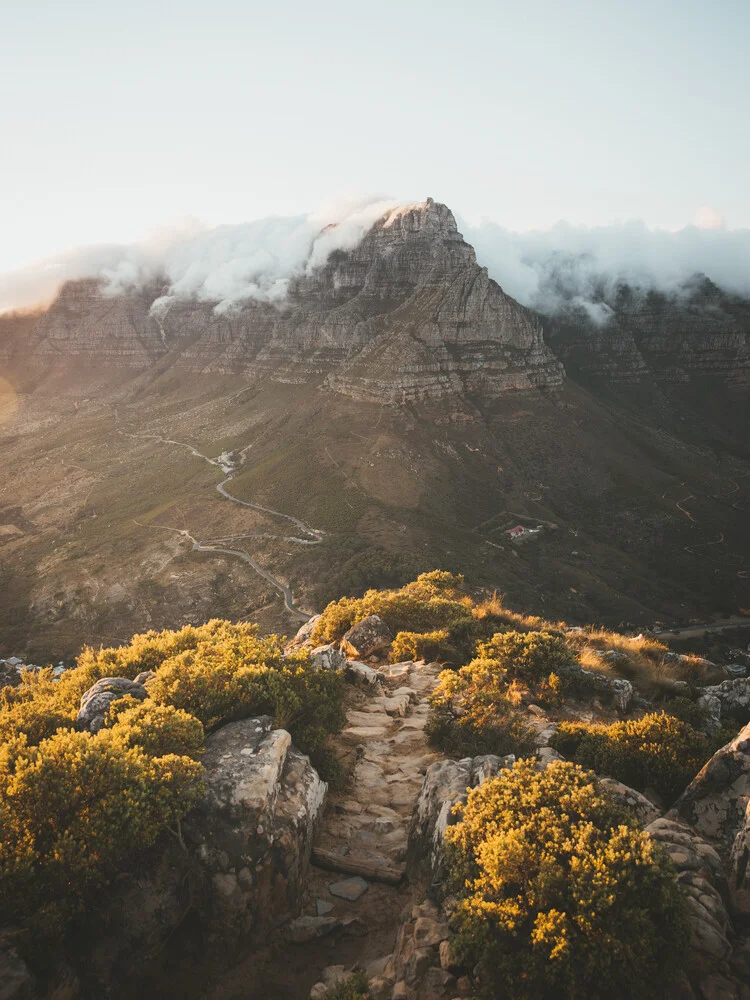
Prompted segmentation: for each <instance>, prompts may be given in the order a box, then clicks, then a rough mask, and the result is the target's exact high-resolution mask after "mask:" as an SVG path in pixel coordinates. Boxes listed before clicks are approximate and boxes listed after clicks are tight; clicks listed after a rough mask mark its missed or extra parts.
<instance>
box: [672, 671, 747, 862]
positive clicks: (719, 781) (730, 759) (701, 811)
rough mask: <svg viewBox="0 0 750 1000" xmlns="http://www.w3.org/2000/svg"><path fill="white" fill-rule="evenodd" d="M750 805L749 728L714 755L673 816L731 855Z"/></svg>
mask: <svg viewBox="0 0 750 1000" xmlns="http://www.w3.org/2000/svg"><path fill="white" fill-rule="evenodd" d="M729 683H736V682H731V681H730V682H729ZM748 801H750V725H747V726H745V728H744V729H743V730H742V731H741V732H740V733H739V734H738V735H737V736H736V737H735V738H734V739H733V740H732V741H731V742H730V743H727V745H726V746H724V747H722V748H721V749H720V750H718V751H717V752H716V753H715V754H714V755H713V757H712V758H711V760H709V762H708V763H707V764H706V765H705V766H704V767H703V768H702V770H701V771H699V772H698V774H697V775H696V776H695V778H693V780H692V781H691V782H690V784H689V785H688V787H687V788H686V789H685V791H684V792H683V793H682V795H681V796H680V797H679V799H678V800H677V802H675V804H674V806H673V809H672V813H673V814H674V815H675V818H681V819H682V820H684V821H685V822H686V823H688V824H689V825H690V826H692V827H693V828H694V829H695V830H696V831H697V833H699V834H700V835H701V836H702V837H703V838H704V839H705V840H707V841H708V842H709V843H710V844H713V845H714V846H716V847H717V848H718V849H719V851H720V852H722V853H724V854H725V855H728V854H729V853H730V852H731V850H732V847H733V845H734V841H735V839H736V837H737V836H738V834H740V833H741V832H742V831H743V830H744V828H745V813H746V811H747V804H748ZM672 813H670V816H671V815H672Z"/></svg>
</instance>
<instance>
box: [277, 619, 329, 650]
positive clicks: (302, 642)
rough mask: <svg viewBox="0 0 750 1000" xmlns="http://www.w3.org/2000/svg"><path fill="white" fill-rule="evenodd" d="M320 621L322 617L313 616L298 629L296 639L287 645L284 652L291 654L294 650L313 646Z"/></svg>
mask: <svg viewBox="0 0 750 1000" xmlns="http://www.w3.org/2000/svg"><path fill="white" fill-rule="evenodd" d="M319 619H320V615H313V616H312V617H311V618H308V619H307V621H306V622H305V624H304V625H303V626H302V627H301V628H300V629H298V631H297V634H296V635H295V636H294V638H293V639H290V640H289V642H288V643H287V644H286V646H285V647H284V652H285V653H290V652H291V651H292V650H294V649H300V648H302V647H304V646H312V634H313V631H314V629H315V626H316V625H317V624H318V620H319Z"/></svg>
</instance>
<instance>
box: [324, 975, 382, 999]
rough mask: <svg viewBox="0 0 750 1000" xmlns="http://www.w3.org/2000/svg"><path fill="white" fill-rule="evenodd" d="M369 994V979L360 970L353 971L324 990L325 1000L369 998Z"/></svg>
mask: <svg viewBox="0 0 750 1000" xmlns="http://www.w3.org/2000/svg"><path fill="white" fill-rule="evenodd" d="M371 996H372V994H371V993H370V981H369V980H368V978H367V974H366V973H365V972H361V971H357V972H353V973H352V974H351V975H350V976H347V977H346V979H342V980H341V982H340V983H337V984H336V985H335V986H331V987H329V988H328V989H327V990H326V992H325V1000H370V997H371Z"/></svg>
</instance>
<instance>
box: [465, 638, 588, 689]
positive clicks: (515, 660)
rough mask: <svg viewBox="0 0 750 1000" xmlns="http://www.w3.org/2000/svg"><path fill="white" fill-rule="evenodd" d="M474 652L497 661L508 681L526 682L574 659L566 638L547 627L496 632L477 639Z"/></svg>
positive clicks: (534, 682)
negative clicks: (525, 630)
mask: <svg viewBox="0 0 750 1000" xmlns="http://www.w3.org/2000/svg"><path fill="white" fill-rule="evenodd" d="M477 655H478V656H480V657H483V658H484V659H487V660H495V661H497V662H499V663H500V664H501V665H502V667H503V669H504V670H505V675H506V678H507V681H508V682H510V681H513V680H518V681H521V682H522V683H524V684H528V685H533V684H537V683H539V682H540V681H544V680H545V679H546V678H548V677H549V675H550V674H551V673H557V672H558V671H559V670H561V669H564V668H565V667H571V666H574V665H575V663H576V658H575V656H574V655H573V653H572V652H571V651H570V649H569V647H568V645H567V643H566V642H565V639H564V638H563V637H562V636H561V635H558V634H557V633H555V632H550V631H541V632H516V631H513V632H504V633H499V634H497V635H494V636H493V637H492V639H490V640H489V642H483V643H480V644H479V646H478V647H477Z"/></svg>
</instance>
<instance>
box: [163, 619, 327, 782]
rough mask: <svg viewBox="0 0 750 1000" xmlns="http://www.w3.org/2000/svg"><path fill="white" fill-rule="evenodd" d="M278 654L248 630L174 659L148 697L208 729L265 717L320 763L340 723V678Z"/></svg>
mask: <svg viewBox="0 0 750 1000" xmlns="http://www.w3.org/2000/svg"><path fill="white" fill-rule="evenodd" d="M238 628H239V627H238ZM282 654H283V649H282V646H281V643H280V642H279V640H278V638H277V637H276V636H270V637H268V638H265V639H258V637H257V629H256V628H255V627H251V628H250V629H249V630H246V631H243V633H242V634H240V635H237V636H236V637H234V639H233V641H232V642H225V641H223V642H221V643H214V642H213V641H210V642H206V643H201V644H200V645H199V646H198V647H197V648H196V649H191V650H185V651H183V652H181V653H178V654H177V655H176V656H173V657H171V658H170V659H169V660H167V661H166V662H165V663H163V664H162V666H161V667H160V668H159V670H157V672H156V677H154V678H153V679H152V680H151V681H150V682H149V694H150V696H151V699H152V700H153V701H155V702H156V703H157V704H164V705H173V706H175V707H176V708H181V709H183V710H184V711H186V712H189V713H190V714H191V715H194V716H196V718H198V719H200V721H201V722H202V723H203V725H204V726H205V727H206V729H212V728H215V727H216V726H217V725H219V724H220V723H222V722H226V721H229V720H231V719H241V718H245V717H247V716H251V715H270V716H271V717H272V718H273V720H274V725H276V726H279V727H280V728H283V729H288V730H289V732H290V733H291V735H292V738H293V739H294V742H295V745H296V746H297V747H298V748H299V749H300V750H301V751H302V752H303V753H307V754H309V755H310V756H311V758H312V760H313V763H317V757H316V755H317V754H318V752H319V751H323V750H324V749H325V747H326V746H327V743H328V737H329V735H330V734H331V733H335V732H338V731H340V729H341V728H342V726H343V724H344V721H345V714H344V709H343V703H342V699H343V692H344V687H345V682H344V678H343V676H342V675H341V674H338V673H336V672H335V671H326V670H318V669H317V668H316V667H315V666H314V665H313V664H312V663H311V661H310V658H309V656H308V654H307V653H306V652H304V651H300V652H297V653H292V654H291V655H290V656H287V657H283V655H282Z"/></svg>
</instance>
